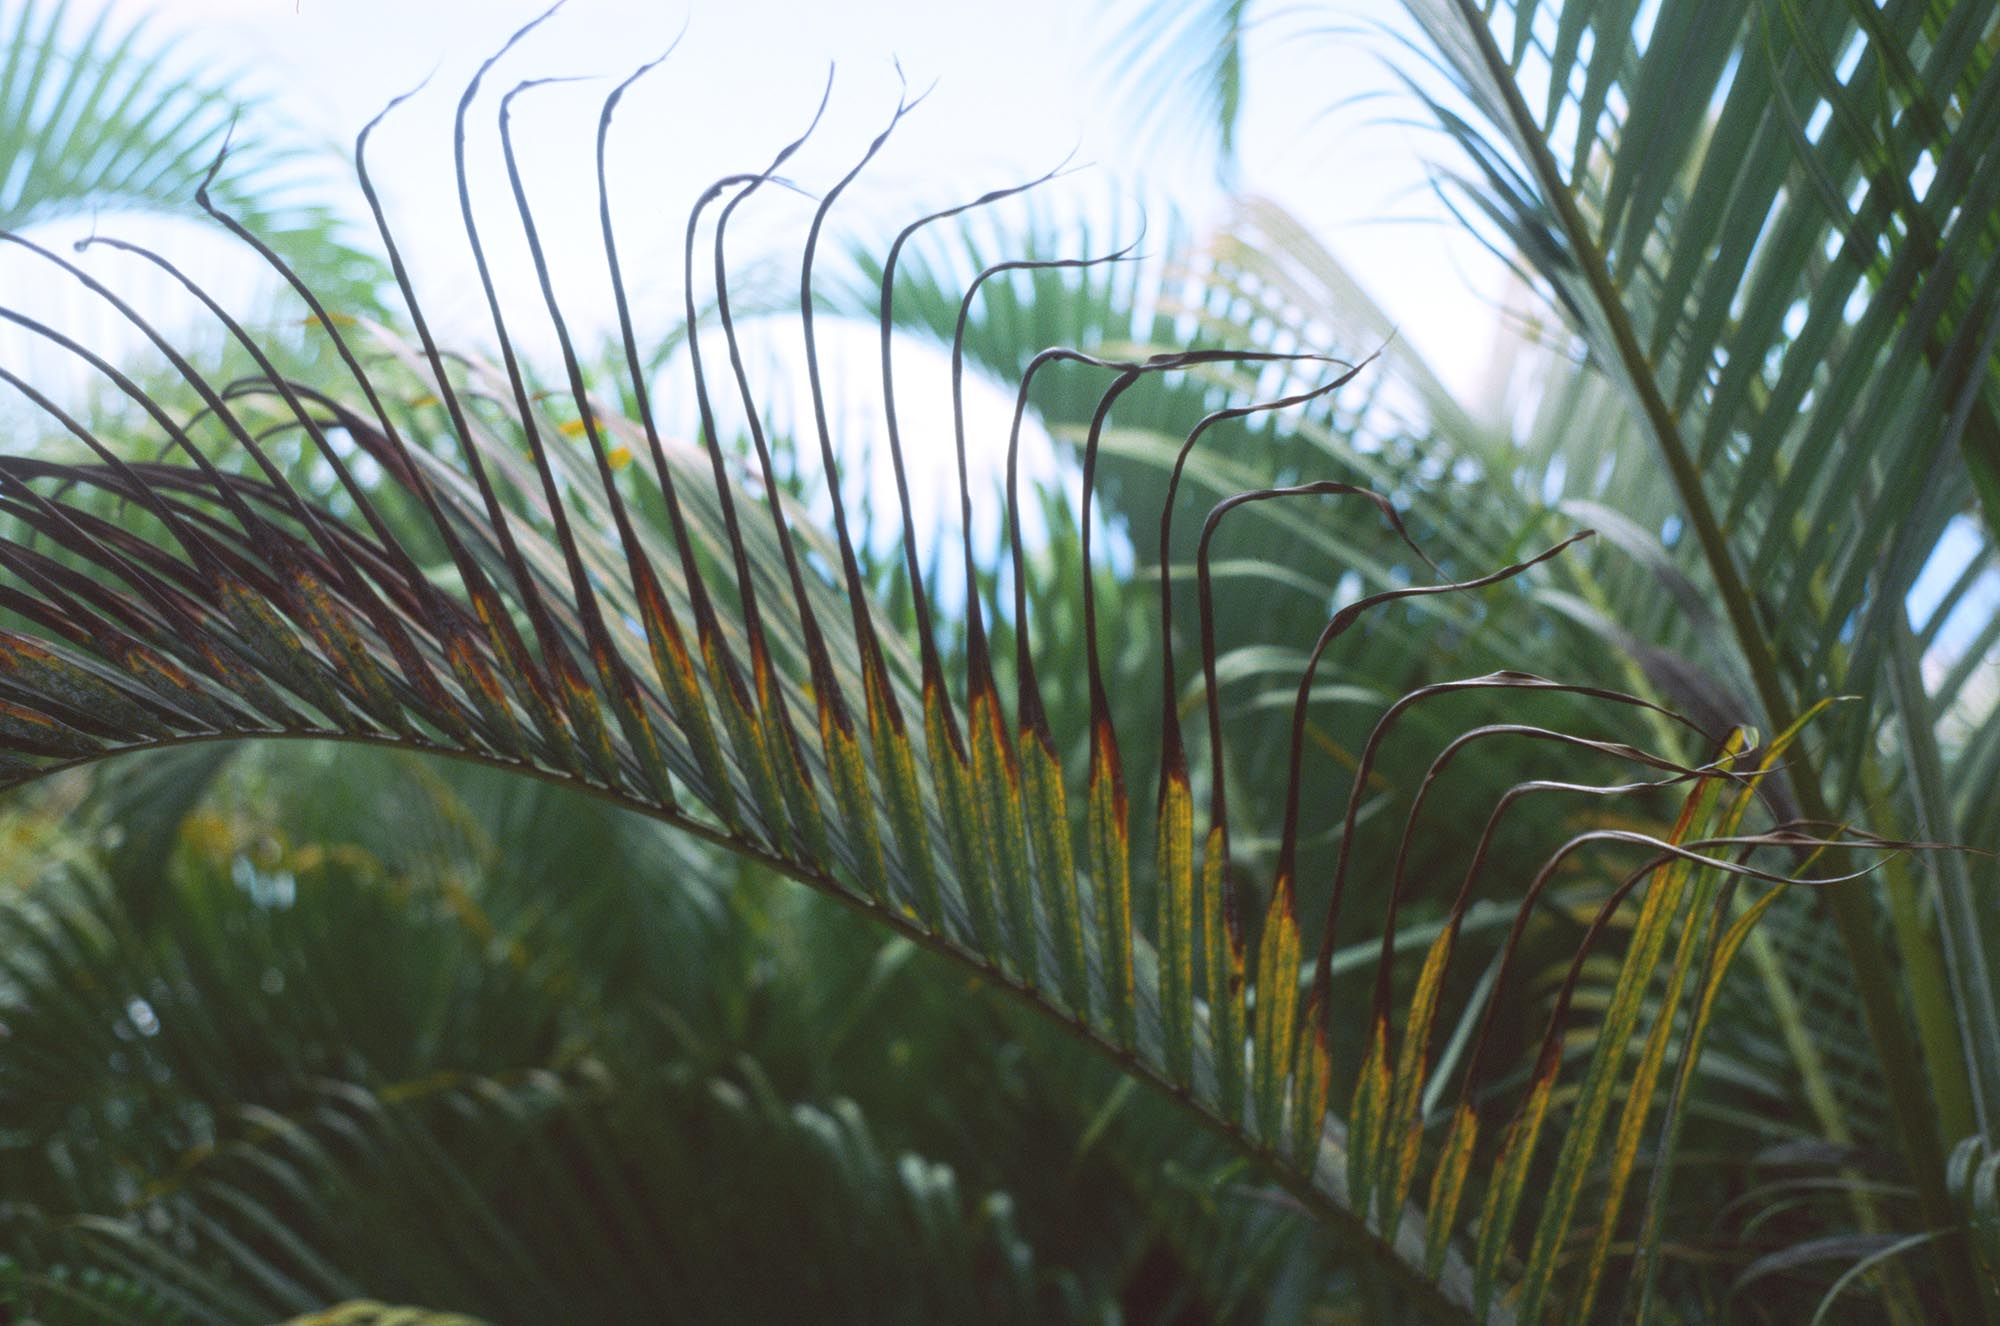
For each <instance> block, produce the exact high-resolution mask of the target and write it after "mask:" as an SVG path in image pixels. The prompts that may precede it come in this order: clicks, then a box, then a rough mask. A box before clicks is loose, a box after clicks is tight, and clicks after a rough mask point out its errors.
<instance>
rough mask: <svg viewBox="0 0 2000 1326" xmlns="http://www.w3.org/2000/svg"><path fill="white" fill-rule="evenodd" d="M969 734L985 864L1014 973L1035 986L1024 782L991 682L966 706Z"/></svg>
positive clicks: (979, 685) (978, 686) (979, 684)
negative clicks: (996, 887) (995, 885)
mask: <svg viewBox="0 0 2000 1326" xmlns="http://www.w3.org/2000/svg"><path fill="white" fill-rule="evenodd" d="M967 707H968V717H967V719H966V731H967V733H968V734H969V735H970V737H971V740H972V781H973V783H974V785H975V789H976V793H977V804H978V806H979V822H980V828H981V830H982V831H983V833H984V834H985V838H986V853H987V860H988V861H990V862H991V863H992V865H993V870H994V874H995V876H996V877H997V878H998V880H999V883H1000V897H1001V901H1002V902H1003V904H1004V906H1005V910H1006V916H1007V930H1008V938H1009V939H1010V940H1011V941H1012V945H1013V950H1012V951H1013V966H1014V972H1015V974H1016V975H1017V976H1019V977H1020V978H1021V979H1022V980H1024V981H1026V982H1028V983H1030V984H1034V983H1036V982H1038V981H1039V980H1040V979H1041V976H1040V973H1039V971H1038V966H1039V963H1038V961H1037V955H1036V948H1037V941H1036V937H1035V900H1034V893H1033V891H1032V890H1033V887H1034V886H1033V883H1032V881H1031V880H1030V879H1029V877H1028V850H1027V839H1026V837H1025V833H1026V830H1025V827H1024V826H1023V825H1022V823H1021V781H1020V775H1019V774H1018V772H1017V771H1016V769H1015V766H1014V751H1013V747H1012V746H1011V745H1009V744H1008V741H1007V729H1006V727H1005V725H1004V724H1002V722H1001V720H1000V702H999V698H998V697H997V696H995V695H994V694H993V688H992V686H991V684H990V682H984V681H978V680H976V681H975V682H974V683H973V686H972V696H971V699H970V702H969V704H968V706H967Z"/></svg>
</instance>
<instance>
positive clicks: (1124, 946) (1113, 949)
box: [1089, 721, 1194, 1080]
mask: <svg viewBox="0 0 2000 1326" xmlns="http://www.w3.org/2000/svg"><path fill="white" fill-rule="evenodd" d="M1091 731H1092V740H1091V747H1090V823H1089V828H1090V878H1091V882H1092V883H1093V884H1094V885H1096V903H1097V943H1098V955H1099V960H1100V961H1101V962H1102V964H1103V968H1104V985H1105V990H1104V996H1105V1011H1106V1015H1107V1016H1106V1018H1105V1023H1106V1026H1107V1027H1108V1028H1109V1029H1110V1031H1111V1033H1112V1034H1113V1035H1115V1036H1116V1037H1117V1038H1118V1043H1119V1044H1121V1045H1123V1046H1124V1047H1125V1048H1126V1049H1128V1050H1130V1049H1136V1048H1138V1044H1139V994H1138V990H1137V989H1136V987H1135V985H1134V980H1133V975H1132V829H1131V823H1130V814H1131V810H1130V807H1129V806H1128V805H1127V804H1126V800H1125V776H1124V774H1123V773H1122V772H1121V771H1120V769H1119V764H1118V742H1117V739H1116V738H1115V737H1114V736H1113V735H1112V732H1111V724H1110V723H1109V722H1108V721H1107V722H1103V723H1097V724H1093V725H1092V729H1091ZM1184 804H1185V801H1184ZM1162 827H1163V828H1164V827H1165V826H1162ZM1178 841H1179V843H1180V852H1179V858H1180V860H1179V869H1180V871H1181V875H1182V879H1183V884H1182V887H1183V888H1185V877H1186V874H1187V870H1188V856H1187V854H1188V852H1189V851H1191V850H1192V847H1193V845H1192V844H1191V843H1190V842H1189V841H1188V838H1187V832H1186V826H1185V824H1183V825H1182V826H1181V827H1180V829H1179V832H1178ZM1168 850H1169V849H1167V848H1165V847H1163V848H1162V849H1161V852H1162V854H1163V855H1162V859H1161V863H1160V864H1161V866H1162V873H1161V876H1160V879H1161V881H1162V882H1161V884H1160V887H1161V888H1162V889H1163V890H1164V889H1165V887H1166V885H1165V883H1164V881H1165V878H1166V875H1165V869H1166V868H1169V867H1170V866H1171V865H1172V863H1171V862H1169V861H1168V860H1166V858H1165V855H1164V854H1165V853H1166V852H1167V851H1168ZM1186 962H1187V967H1186V968H1184V976H1185V975H1191V972H1192V955H1188V956H1187V957H1186ZM1187 999H1188V1005H1189V1017H1190V1019H1192V1016H1193V1004H1194V994H1193V990H1192V989H1191V988H1190V989H1189V991H1188V996H1187ZM1162 1009H1163V1012H1162V1016H1163V1017H1164V1005H1163V1006H1162ZM1191 1041H1192V1036H1191V1035H1190V1042H1191ZM1190 1080H1191V1079H1190Z"/></svg>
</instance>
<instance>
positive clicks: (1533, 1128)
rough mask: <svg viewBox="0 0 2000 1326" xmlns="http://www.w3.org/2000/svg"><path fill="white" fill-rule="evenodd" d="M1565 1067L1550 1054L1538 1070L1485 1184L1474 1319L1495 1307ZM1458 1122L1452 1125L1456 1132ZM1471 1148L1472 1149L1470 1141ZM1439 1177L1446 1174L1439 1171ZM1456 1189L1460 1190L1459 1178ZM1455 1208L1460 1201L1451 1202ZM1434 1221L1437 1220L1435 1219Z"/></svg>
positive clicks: (1474, 1275)
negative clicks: (1545, 1124) (1553, 1096)
mask: <svg viewBox="0 0 2000 1326" xmlns="http://www.w3.org/2000/svg"><path fill="white" fill-rule="evenodd" d="M1561 1065H1562V1056H1561V1055H1560V1054H1552V1055H1549V1056H1548V1057H1547V1059H1546V1060H1545V1061H1544V1062H1542V1063H1541V1064H1539V1065H1537V1066H1536V1069H1535V1080H1534V1083H1533V1084H1532V1085H1531V1086H1530V1087H1529V1089H1528V1098H1527V1099H1526V1100H1524V1101H1522V1102H1521V1108H1520V1110H1519V1111H1518V1112H1517V1113H1516V1114H1515V1116H1514V1122H1513V1123H1511V1124H1509V1125H1508V1127H1507V1135H1506V1136H1505V1137H1504V1138H1502V1139H1501V1141H1500V1151H1499V1154H1498V1155H1496V1156H1495V1157H1494V1158H1493V1172H1492V1173H1491V1174H1490V1175H1489V1176H1488V1177H1487V1180H1486V1201H1485V1203H1484V1204H1483V1205H1482V1206H1481V1208H1480V1212H1479V1241H1478V1243H1477V1244H1476V1245H1475V1247H1474V1248H1473V1261H1472V1310H1473V1314H1474V1315H1475V1316H1479V1317H1484V1316H1485V1315H1486V1310H1487V1308H1489V1307H1491V1306H1492V1303H1493V1286H1494V1282H1495V1280H1496V1279H1498V1277H1499V1274H1500V1263H1501V1261H1502V1260H1503V1259H1504V1258H1505V1257H1506V1255H1507V1242H1508V1235H1509V1233H1510V1231H1511V1230H1512V1229H1513V1227H1514V1214H1515V1212H1517V1211H1519V1210H1520V1208H1521V1197H1522V1193H1523V1190H1524V1189H1525V1188H1526V1187H1527V1182H1528V1162H1529V1161H1530V1160H1532V1159H1533V1158H1534V1154H1535V1142H1536V1140H1537V1139H1539V1138H1540V1137H1541V1134H1542V1123H1543V1121H1544V1120H1545V1119H1546V1118H1547V1117H1548V1113H1549V1096H1550V1094H1551V1093H1552V1092H1554V1090H1555V1086H1556V1074H1557V1070H1558V1069H1559V1068H1560V1067H1561ZM1455 1126H1456V1120H1454V1127H1455ZM1466 1145H1467V1146H1468V1147H1469V1146H1470V1145H1471V1143H1470V1142H1469V1141H1468V1142H1467V1143H1466ZM1439 1173H1440V1175H1442V1174H1443V1173H1444V1171H1443V1170H1442V1169H1441V1170H1440V1171H1439ZM1457 1183H1458V1184H1459V1185H1460V1186H1462V1185H1463V1183H1464V1178H1463V1177H1462V1176H1461V1177H1460V1178H1459V1179H1458V1180H1457ZM1452 1202H1453V1205H1456V1196H1455V1194H1454V1195H1453V1198H1452ZM1437 1204H1438V1194H1437V1193H1436V1192H1435V1191H1434V1192H1433V1194H1432V1205H1433V1206H1434V1207H1435V1206H1437ZM1434 1218H1435V1217H1434Z"/></svg>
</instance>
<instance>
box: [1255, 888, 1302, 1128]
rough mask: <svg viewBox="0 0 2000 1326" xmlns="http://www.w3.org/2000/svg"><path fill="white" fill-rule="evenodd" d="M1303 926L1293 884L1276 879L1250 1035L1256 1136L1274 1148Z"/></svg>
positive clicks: (1260, 948) (1294, 1018)
mask: <svg viewBox="0 0 2000 1326" xmlns="http://www.w3.org/2000/svg"><path fill="white" fill-rule="evenodd" d="M1298 987H1299V923H1298V918H1297V917H1296V916H1294V915H1293V909H1292V881H1291V878H1290V876H1288V875H1280V876H1278V885H1277V888H1275V889H1273V890H1272V892H1271V907H1270V910H1269V912H1268V913H1267V914H1266V916H1265V921H1264V937H1263V939H1262V940H1261V941H1260V942H1259V943H1258V945H1257V1021H1256V1030H1255V1032H1254V1033H1253V1034H1252V1037H1251V1065H1252V1068H1251V1079H1250V1091H1251V1098H1252V1100H1253V1101H1254V1102H1255V1105H1256V1112H1257V1116H1256V1117H1257V1136H1258V1137H1259V1139H1261V1140H1262V1141H1263V1143H1264V1145H1266V1146H1267V1147H1270V1148H1271V1149H1273V1150H1276V1149H1277V1148H1278V1146H1279V1144H1280V1142H1281V1139H1282V1137H1283V1125H1284V1113H1285V1084H1286V1078H1287V1074H1288V1073H1289V1072H1290V1070H1291V1067H1292V1040H1293V1037H1294V1035H1295V1033H1296V1032H1297V1030H1298V1010H1299V996H1298Z"/></svg>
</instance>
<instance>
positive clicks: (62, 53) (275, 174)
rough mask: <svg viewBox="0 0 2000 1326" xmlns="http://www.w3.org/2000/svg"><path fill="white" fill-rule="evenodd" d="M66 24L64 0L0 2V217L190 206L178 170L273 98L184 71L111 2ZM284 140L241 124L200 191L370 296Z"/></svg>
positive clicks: (185, 176)
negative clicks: (245, 132)
mask: <svg viewBox="0 0 2000 1326" xmlns="http://www.w3.org/2000/svg"><path fill="white" fill-rule="evenodd" d="M77 27H78V21H77V18H76V16H75V13H74V11H73V10H72V9H71V7H70V6H69V5H68V4H67V3H55V4H44V5H35V4H28V3H21V4H10V5H6V6H3V7H0V228H4V229H6V230H10V231H20V230H26V229H29V228H31V227H36V226H44V225H51V224H54V223H57V222H61V221H67V220H74V219H76V218H79V217H94V216H98V215H107V214H117V213H130V212H142V213H149V214H157V215H167V216H173V215H181V216H185V215H189V214H192V213H193V211H194V209H193V207H192V201H193V200H192V198H191V196H190V194H189V190H188V187H187V182H188V180H189V179H190V178H193V177H196V176H198V175H199V174H200V173H201V172H202V171H203V170H204V169H206V168H207V166H208V165H209V164H210V163H211V162H212V161H214V160H215V157H216V153H217V151H218V149H219V148H220V147H221V146H222V144H223V143H224V142H225V141H226V140H227V138H228V137H229V133H230V130H231V127H232V125H233V124H234V123H235V122H236V121H237V119H239V118H240V117H243V116H246V115H247V116H249V117H251V118H252V119H254V120H257V121H260V122H262V121H269V120H271V119H272V118H273V115H274V112H273V110H272V108H271V107H270V106H269V105H268V104H267V103H265V102H262V101H259V100H255V99H249V100H246V99H245V98H244V97H243V96H242V95H241V94H240V93H238V92H236V91H234V90H232V89H231V87H230V86H229V83H228V82H227V81H226V80H223V79H218V78H216V77H214V76H213V75H202V74H195V73H191V72H189V71H188V70H187V69H186V68H185V67H184V66H185V65H186V63H187V62H186V61H184V60H182V59H180V58H179V57H177V56H176V54H175V52H174V50H173V48H172V46H171V45H163V44H161V43H159V42H155V41H154V40H152V38H151V36H150V34H149V33H148V31H147V29H146V25H145V24H144V23H138V24H134V25H131V26H128V27H123V28H120V27H116V26H114V25H113V21H112V11H111V10H110V9H109V8H108V7H107V8H105V9H104V10H102V11H100V12H99V13H98V14H97V15H96V17H95V18H93V19H91V20H90V21H89V22H88V24H87V25H84V26H83V27H82V30H81V31H73V29H75V28H77ZM281 140H282V135H281V134H278V133H269V132H267V133H263V134H260V135H257V136H254V137H252V136H246V139H245V141H244V142H243V143H242V145H241V147H240V150H238V151H236V152H233V153H231V154H230V157H229V160H228V162H227V163H226V166H225V168H224V169H222V170H219V171H218V172H217V173H216V178H215V180H214V181H213V184H212V185H211V192H212V193H213V194H214V196H215V198H216V199H217V200H218V201H219V202H220V203H221V204H222V205H223V206H225V207H227V208H229V209H230V210H231V211H232V212H234V213H235V214H237V215H238V216H240V217H242V218H243V219H244V220H245V221H247V222H249V223H250V224H252V225H255V226H256V227H257V228H258V230H259V232H260V233H262V234H263V235H264V236H265V237H266V238H267V239H269V240H270V242H271V243H272V245H273V246H274V247H276V248H277V249H278V250H279V251H280V252H281V253H284V254H285V255H286V256H287V257H289V258H290V259H291V260H292V261H294V262H296V263H298V264H300V265H301V267H302V268H303V269H304V270H306V271H308V272H310V273H311V274H312V276H313V278H314V280H315V281H316V282H318V283H319V284H321V285H322V286H323V287H324V288H325V289H326V291H327V293H328V294H329V296H332V295H336V294H337V295H338V296H339V297H340V298H341V299H342V300H343V301H345V302H348V303H350V304H360V305H361V306H363V307H373V304H372V300H371V298H370V292H371V291H372V290H373V288H374V286H375V284H376V283H377V281H378V280H379V276H380V272H379V268H378V266H377V264H376V262H375V260H374V259H373V257H372V256H370V255H368V254H367V253H365V252H362V251H360V250H357V249H355V248H354V247H352V246H350V245H348V244H346V243H344V242H342V239H341V236H340V226H339V224H338V222H337V221H336V219H335V217H334V215H333V213H332V211H331V209H329V208H328V207H326V206H325V205H324V204H321V203H318V202H316V201H314V190H313V189H312V188H311V182H312V178H311V177H312V175H313V173H314V167H313V164H312V163H313V154H312V153H309V152H304V151H300V150H298V149H295V148H289V147H283V146H280V145H279V144H280V142H281Z"/></svg>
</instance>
